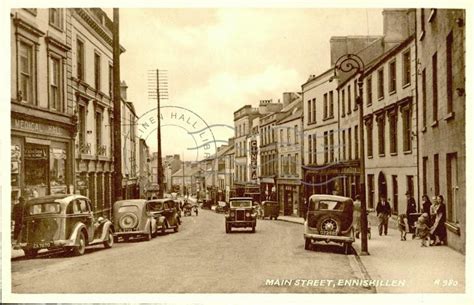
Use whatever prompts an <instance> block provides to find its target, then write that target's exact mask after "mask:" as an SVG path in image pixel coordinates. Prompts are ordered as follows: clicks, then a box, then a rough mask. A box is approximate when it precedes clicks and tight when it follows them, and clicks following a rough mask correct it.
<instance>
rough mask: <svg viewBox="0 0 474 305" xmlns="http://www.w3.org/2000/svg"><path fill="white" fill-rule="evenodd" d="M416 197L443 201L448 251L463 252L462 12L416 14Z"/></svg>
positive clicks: (463, 129) (463, 56)
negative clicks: (417, 192) (432, 197)
mask: <svg viewBox="0 0 474 305" xmlns="http://www.w3.org/2000/svg"><path fill="white" fill-rule="evenodd" d="M416 14H417V29H416V44H417V53H418V54H417V58H418V61H419V66H418V95H419V98H418V109H419V112H418V121H419V128H418V142H419V176H420V177H422V179H421V182H420V192H421V193H422V194H427V195H428V196H430V197H431V196H434V195H437V194H441V195H443V197H444V199H445V204H446V210H447V215H446V216H447V222H446V225H445V226H446V228H447V231H448V237H447V242H448V245H449V246H451V247H453V248H454V249H456V250H458V251H460V252H462V253H465V249H466V84H465V78H466V63H465V60H466V59H465V54H466V12H465V11H464V10H454V9H449V10H447V9H417V12H416Z"/></svg>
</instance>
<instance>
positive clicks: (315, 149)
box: [313, 134, 318, 164]
mask: <svg viewBox="0 0 474 305" xmlns="http://www.w3.org/2000/svg"><path fill="white" fill-rule="evenodd" d="M316 138H317V136H316V134H314V135H313V163H314V164H316V163H318V159H317V158H318V153H317V146H316Z"/></svg>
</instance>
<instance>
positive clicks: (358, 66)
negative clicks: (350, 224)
mask: <svg viewBox="0 0 474 305" xmlns="http://www.w3.org/2000/svg"><path fill="white" fill-rule="evenodd" d="M338 71H341V72H344V73H349V72H355V74H356V75H357V74H358V78H357V85H358V89H359V94H358V96H357V104H358V106H359V139H360V143H359V158H360V162H359V167H360V169H359V172H360V179H359V181H360V182H359V196H360V202H361V207H360V210H361V211H360V212H361V216H360V225H361V231H362V232H361V255H369V251H368V246H367V231H368V230H367V226H368V222H367V202H366V200H365V198H366V197H365V147H364V145H365V144H364V127H363V126H364V104H363V98H362V94H363V87H362V86H363V80H362V79H363V78H364V72H365V67H364V62H363V61H362V59H361V58H360V57H359V56H357V55H355V54H345V55H343V56H341V57H339V58H338V59H337V61H336V64H335V65H334V74H335V75H336V73H337V72H338Z"/></svg>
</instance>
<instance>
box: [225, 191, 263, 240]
mask: <svg viewBox="0 0 474 305" xmlns="http://www.w3.org/2000/svg"><path fill="white" fill-rule="evenodd" d="M256 226H257V213H256V212H255V210H254V208H253V205H252V198H250V197H234V198H230V200H229V210H228V212H227V214H226V215H225V232H226V233H230V232H231V231H232V228H246V227H247V228H248V227H250V228H252V232H253V233H254V232H255V227H256Z"/></svg>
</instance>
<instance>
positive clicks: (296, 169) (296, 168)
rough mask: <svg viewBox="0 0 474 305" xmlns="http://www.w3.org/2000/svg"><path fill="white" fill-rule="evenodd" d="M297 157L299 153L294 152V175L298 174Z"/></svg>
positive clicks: (298, 162)
mask: <svg viewBox="0 0 474 305" xmlns="http://www.w3.org/2000/svg"><path fill="white" fill-rule="evenodd" d="M298 157H299V154H298V153H296V154H295V160H294V161H295V162H294V164H295V165H294V172H293V175H295V176H296V175H297V174H298V173H297V171H298V168H299V164H300V161H299V158H298Z"/></svg>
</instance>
